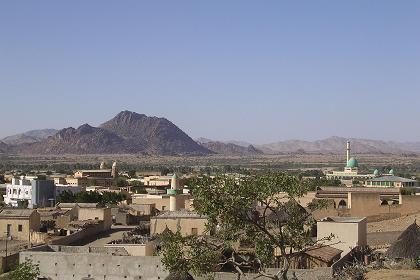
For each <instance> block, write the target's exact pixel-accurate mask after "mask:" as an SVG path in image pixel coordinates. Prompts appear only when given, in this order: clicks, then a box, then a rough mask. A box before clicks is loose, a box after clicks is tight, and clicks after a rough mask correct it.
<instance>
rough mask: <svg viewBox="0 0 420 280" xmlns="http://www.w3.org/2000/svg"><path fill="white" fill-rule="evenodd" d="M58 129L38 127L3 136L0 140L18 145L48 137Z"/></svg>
mask: <svg viewBox="0 0 420 280" xmlns="http://www.w3.org/2000/svg"><path fill="white" fill-rule="evenodd" d="M57 132H58V130H56V129H38V130H31V131H27V132H24V133H19V134H15V135H12V136H8V137H5V138H3V139H1V141H2V142H4V143H6V144H8V145H20V144H25V143H35V142H39V141H41V140H43V139H45V138H48V137H50V136H52V135H54V134H56V133H57Z"/></svg>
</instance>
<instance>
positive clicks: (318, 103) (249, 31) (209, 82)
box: [0, 0, 420, 144]
mask: <svg viewBox="0 0 420 280" xmlns="http://www.w3.org/2000/svg"><path fill="white" fill-rule="evenodd" d="M418 26H420V2H418V1H414V0H413V1H404V2H399V1H369V2H366V1H351V2H331V1H317V2H316V3H315V2H313V1H299V2H296V1H282V2H277V1H267V2H265V5H261V4H259V3H258V2H251V1H228V2H227V1H212V2H197V1H181V2H178V1H177V2H169V1H168V2H140V1H125V2H124V3H121V2H118V3H117V2H113V3H111V2H107V3H105V2H103V1H89V2H86V1H72V2H71V3H70V2H69V3H65V2H56V1H42V2H35V1H33V2H26V3H23V2H16V1H9V2H5V1H4V2H2V3H0V38H1V40H2V44H0V61H1V62H2V63H0V97H1V99H0V100H1V103H2V109H1V110H0V119H1V120H2V125H1V130H0V138H3V137H5V136H9V135H12V134H16V133H21V132H25V131H27V130H32V129H40V128H56V129H61V128H64V127H69V126H73V127H78V126H80V125H81V124H84V123H89V124H91V125H93V126H97V125H99V124H101V123H103V122H105V121H107V120H109V119H111V118H112V117H114V116H115V115H116V114H117V113H118V112H120V111H122V110H130V111H135V112H138V113H143V114H146V115H149V116H158V117H165V118H167V119H168V120H170V121H172V122H173V123H174V124H176V125H177V126H178V127H180V128H181V129H182V130H184V131H185V132H186V133H187V134H189V135H190V136H191V137H193V138H197V137H206V138H210V139H214V140H223V141H226V140H243V141H247V142H251V143H255V144H263V143H271V142H276V141H279V140H287V139H301V140H316V139H323V138H327V137H330V136H333V135H336V136H342V137H351V138H368V139H379V140H394V141H420V124H419V123H418V122H417V121H416V120H417V117H418V110H419V108H420V80H419V79H418V77H420V29H419V28H418Z"/></svg>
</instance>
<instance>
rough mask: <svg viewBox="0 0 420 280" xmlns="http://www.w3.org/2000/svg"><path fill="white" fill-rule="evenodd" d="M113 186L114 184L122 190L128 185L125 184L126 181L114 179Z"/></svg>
mask: <svg viewBox="0 0 420 280" xmlns="http://www.w3.org/2000/svg"><path fill="white" fill-rule="evenodd" d="M114 184H115V186H117V187H119V188H123V187H125V186H127V185H128V182H127V180H126V179H124V178H121V177H119V178H117V179H115V181H114Z"/></svg>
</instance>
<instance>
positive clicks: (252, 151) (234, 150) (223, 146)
mask: <svg viewBox="0 0 420 280" xmlns="http://www.w3.org/2000/svg"><path fill="white" fill-rule="evenodd" d="M200 144H201V145H203V146H204V147H206V148H207V149H209V150H211V151H213V152H215V153H216V154H223V155H260V154H263V152H262V151H261V150H259V149H257V148H255V147H254V146H252V145H249V146H248V147H243V146H239V145H235V144H232V143H223V142H218V141H214V142H206V143H200Z"/></svg>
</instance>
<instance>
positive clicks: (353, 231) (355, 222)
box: [317, 217, 367, 255]
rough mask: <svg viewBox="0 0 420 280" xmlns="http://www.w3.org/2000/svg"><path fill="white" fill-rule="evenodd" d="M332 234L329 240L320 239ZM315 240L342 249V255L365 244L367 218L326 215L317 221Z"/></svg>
mask: <svg viewBox="0 0 420 280" xmlns="http://www.w3.org/2000/svg"><path fill="white" fill-rule="evenodd" d="M331 235H333V237H332V239H331V240H329V241H327V240H326V241H321V240H323V239H325V238H327V237H329V236H331ZM317 240H318V241H321V242H322V243H323V244H326V245H329V246H331V247H334V248H336V249H339V250H342V251H343V255H345V254H347V253H349V252H350V251H351V250H352V249H353V248H355V247H357V246H366V245H367V220H366V218H358V217H326V218H323V219H322V220H320V221H318V222H317Z"/></svg>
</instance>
